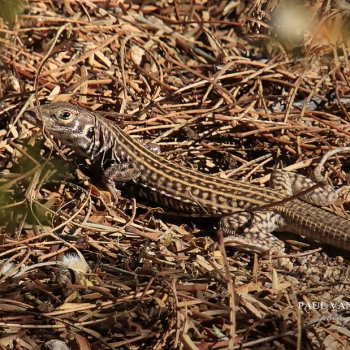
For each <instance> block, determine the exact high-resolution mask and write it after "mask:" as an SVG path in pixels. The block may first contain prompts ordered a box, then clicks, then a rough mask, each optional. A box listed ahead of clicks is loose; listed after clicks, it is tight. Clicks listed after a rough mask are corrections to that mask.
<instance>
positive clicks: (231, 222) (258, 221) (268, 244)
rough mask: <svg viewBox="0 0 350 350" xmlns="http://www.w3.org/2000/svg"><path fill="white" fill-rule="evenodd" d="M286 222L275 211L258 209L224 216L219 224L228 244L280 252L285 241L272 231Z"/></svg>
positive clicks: (242, 247)
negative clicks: (252, 211)
mask: <svg viewBox="0 0 350 350" xmlns="http://www.w3.org/2000/svg"><path fill="white" fill-rule="evenodd" d="M284 224H285V220H284V219H283V217H282V216H281V215H279V214H276V213H275V212H273V211H257V212H254V213H248V212H240V213H235V214H232V215H230V216H226V217H223V218H222V219H221V220H220V223H219V226H220V229H221V230H223V233H224V236H225V238H224V244H225V245H227V246H232V247H234V248H238V249H241V250H244V251H250V252H257V253H267V252H270V253H279V252H281V251H283V249H284V243H283V242H282V241H280V240H279V239H278V238H276V237H275V236H274V235H272V234H271V232H272V231H274V230H276V229H277V228H279V227H283V226H284Z"/></svg>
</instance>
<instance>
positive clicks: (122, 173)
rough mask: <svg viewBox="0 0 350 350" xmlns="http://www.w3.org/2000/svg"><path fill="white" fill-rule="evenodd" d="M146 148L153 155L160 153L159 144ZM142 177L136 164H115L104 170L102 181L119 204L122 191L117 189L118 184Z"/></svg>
mask: <svg viewBox="0 0 350 350" xmlns="http://www.w3.org/2000/svg"><path fill="white" fill-rule="evenodd" d="M145 147H147V148H148V149H149V150H150V151H152V152H153V153H156V154H159V153H160V148H159V146H158V145H157V144H154V143H148V144H147V145H145ZM140 175H141V171H140V169H139V167H138V165H137V163H135V162H125V163H113V164H112V165H110V166H108V167H107V168H106V169H104V170H103V175H102V181H103V183H104V184H105V186H106V187H107V189H108V190H109V191H110V193H111V194H112V196H113V199H114V201H115V202H116V203H117V202H118V197H119V196H120V191H119V190H118V189H117V187H116V184H117V183H120V184H121V183H124V182H128V181H133V180H136V179H137V178H138V177H139V176H140Z"/></svg>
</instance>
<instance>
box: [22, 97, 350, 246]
mask: <svg viewBox="0 0 350 350" xmlns="http://www.w3.org/2000/svg"><path fill="white" fill-rule="evenodd" d="M24 119H25V120H27V121H29V122H30V123H32V124H34V125H36V126H40V127H42V126H44V128H45V129H46V130H47V131H48V132H49V133H50V134H52V135H53V136H54V137H56V138H57V139H59V140H60V141H61V142H62V144H64V145H66V146H68V147H70V148H71V149H73V150H74V151H76V152H77V153H79V154H80V155H82V156H84V157H86V158H89V159H90V160H91V161H93V162H99V163H100V164H101V167H102V170H103V179H104V183H105V184H106V185H107V187H108V188H109V190H110V191H111V192H112V194H113V195H114V197H117V195H118V193H117V190H116V189H115V183H116V182H117V183H118V182H126V181H129V180H132V181H133V182H134V183H136V184H137V186H138V188H139V195H140V196H141V197H145V198H148V199H149V200H152V201H154V202H157V203H160V204H162V205H164V206H167V207H169V208H172V209H174V210H176V211H180V212H185V213H189V214H194V215H195V214H197V216H198V214H201V215H203V216H210V215H212V216H214V215H215V216H218V215H221V216H222V219H221V220H220V227H221V229H222V230H223V232H224V235H225V236H226V237H225V243H226V244H227V245H237V246H240V247H244V248H245V249H247V250H253V251H258V252H266V251H269V250H270V251H274V252H276V251H280V250H281V249H282V248H283V247H284V244H283V242H281V241H279V240H278V239H277V238H276V237H275V236H273V235H272V234H271V233H270V232H272V231H273V230H275V229H278V230H280V231H288V232H293V233H296V234H299V235H303V236H306V237H308V238H311V239H313V240H317V241H321V242H323V243H327V244H330V245H332V246H335V247H339V248H343V249H347V250H350V221H348V220H345V219H343V218H341V217H339V216H336V215H334V214H332V213H330V212H328V211H326V210H323V209H322V208H319V207H317V206H316V205H319V206H321V205H322V206H327V205H329V204H331V203H332V202H334V200H335V199H336V198H337V194H336V193H335V192H334V191H333V189H332V188H330V186H325V187H323V188H321V187H319V188H316V189H315V190H314V191H313V192H311V193H309V194H308V195H307V196H305V197H307V198H303V200H300V199H294V200H291V201H287V202H286V203H284V204H274V203H276V202H279V201H283V199H285V198H286V197H290V196H292V195H293V194H295V192H301V191H304V190H305V189H306V188H308V187H310V186H312V185H313V184H314V183H313V182H312V181H311V180H310V179H308V178H306V177H304V176H301V175H298V174H295V173H286V172H283V171H277V172H276V173H275V174H274V175H275V176H274V180H273V186H274V188H261V187H259V186H254V185H251V184H247V183H244V182H239V181H234V180H230V179H222V178H218V177H214V176H211V175H207V174H204V173H200V172H196V171H193V170H190V169H187V168H184V167H182V166H180V165H178V164H176V163H173V162H170V161H168V160H166V159H164V158H162V157H161V156H159V155H157V154H156V153H154V152H152V151H151V150H149V149H148V148H147V147H145V146H144V145H142V144H140V143H138V142H137V141H135V140H134V139H133V138H132V137H130V136H129V135H127V134H126V133H125V132H123V131H122V130H121V129H120V128H119V127H118V126H116V125H114V124H113V123H111V122H110V121H108V120H105V119H104V118H102V117H101V116H100V115H98V114H96V113H94V112H90V111H88V110H86V109H84V108H81V107H77V106H75V105H72V104H70V103H52V104H48V105H44V106H41V107H40V108H39V109H37V108H31V109H28V110H27V111H26V112H25V113H24ZM336 152H337V151H335V152H333V153H336ZM111 163H112V165H110V164H111ZM316 177H317V178H318V180H320V179H321V180H323V178H322V177H321V175H320V174H316ZM292 192H294V193H292ZM304 200H308V201H309V202H310V203H312V204H309V203H306V202H305V201H304ZM267 204H272V208H269V209H268V210H266V211H254V212H251V211H252V210H254V209H256V208H259V207H261V206H265V205H267ZM232 213H234V214H232ZM237 232H240V234H236V233H237Z"/></svg>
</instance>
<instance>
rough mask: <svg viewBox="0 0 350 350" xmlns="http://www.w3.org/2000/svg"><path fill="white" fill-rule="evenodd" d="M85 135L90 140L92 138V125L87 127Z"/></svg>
mask: <svg viewBox="0 0 350 350" xmlns="http://www.w3.org/2000/svg"><path fill="white" fill-rule="evenodd" d="M85 136H86V137H87V138H88V139H90V140H91V139H92V137H93V136H94V128H93V127H92V126H91V127H90V128H89V129H88V131H87V133H86V135H85Z"/></svg>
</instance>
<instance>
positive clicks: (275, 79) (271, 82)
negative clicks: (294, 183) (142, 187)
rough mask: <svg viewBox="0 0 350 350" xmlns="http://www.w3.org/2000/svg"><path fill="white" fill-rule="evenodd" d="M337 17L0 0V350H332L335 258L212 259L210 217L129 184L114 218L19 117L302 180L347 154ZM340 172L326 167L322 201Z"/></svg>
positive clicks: (340, 277) (343, 7)
mask: <svg viewBox="0 0 350 350" xmlns="http://www.w3.org/2000/svg"><path fill="white" fill-rule="evenodd" d="M349 10H350V7H349V5H348V4H347V2H346V1H319V0H315V1H308V2H307V1H273V0H265V1H229V0H227V1H225V0H224V1H215V0H212V1H211V0H192V1H190V0H173V1H170V0H169V1H167V0H159V1H127V0H126V1H119V2H118V1H116V0H115V1H114V0H111V1H106V2H103V1H96V0H94V1H88V0H60V1H49V0H42V1H29V2H28V3H20V2H19V1H9V0H7V1H6V0H0V15H1V16H2V19H0V64H1V70H0V74H1V75H0V103H1V107H0V167H1V170H2V177H1V183H0V200H1V201H0V229H1V232H0V334H1V340H0V348H1V349H12V348H13V349H33V348H38V349H39V348H42V349H49V348H50V349H63V348H64V347H63V344H64V343H66V344H68V345H69V346H70V347H71V348H72V349H89V348H91V349H163V348H164V349H174V348H176V349H177V348H182V349H201V350H204V349H226V348H231V349H232V348H240V349H241V348H242V349H243V348H251V349H295V348H299V349H321V348H327V349H345V348H346V346H348V339H349V335H350V330H349V325H350V322H348V321H347V317H348V316H349V315H350V312H349V311H348V308H349V306H350V305H349V304H348V302H349V269H348V261H347V260H346V254H345V253H344V252H335V251H334V250H332V249H331V247H322V248H320V244H318V243H315V242H306V241H305V240H303V239H302V238H301V237H297V236H292V235H289V234H283V235H282V234H281V235H280V237H281V239H283V240H284V241H287V240H294V241H292V242H291V243H290V244H288V243H286V246H287V248H286V251H287V253H288V254H289V255H288V257H284V258H279V257H273V258H272V259H268V258H264V257H260V256H257V255H254V254H251V253H246V252H243V253H242V252H241V253H237V252H236V251H235V250H234V249H232V248H230V249H227V257H225V256H222V255H221V253H220V247H219V245H218V243H217V242H218V239H217V236H216V235H215V228H216V226H217V222H216V221H215V220H211V221H205V222H203V221H202V220H194V219H191V218H186V217H175V218H174V217H168V216H164V215H160V214H159V213H158V212H160V211H161V209H160V208H156V204H154V203H148V202H146V201H144V200H142V199H140V198H137V197H136V198H133V196H132V195H130V194H128V192H127V184H126V185H125V186H124V187H123V198H121V199H120V201H119V203H118V205H116V206H113V205H111V204H110V196H109V193H107V192H106V191H105V189H104V188H103V187H102V186H101V183H100V182H99V177H100V176H99V175H98V174H97V175H96V174H95V171H94V170H92V169H91V168H90V166H89V164H88V163H86V161H85V160H84V159H76V158H75V157H74V155H73V154H72V153H71V152H70V151H69V150H68V149H65V148H62V147H61V146H60V145H59V143H58V146H57V147H56V146H54V144H53V142H52V141H51V140H50V138H48V137H47V136H46V137H44V136H43V135H42V133H41V130H38V129H35V128H33V126H31V125H29V124H28V123H25V122H22V121H21V115H22V113H23V111H24V110H25V109H26V108H27V107H28V106H30V105H33V104H34V105H35V104H38V103H39V104H42V103H50V102H53V101H54V102H56V101H70V102H74V103H77V104H79V105H81V106H84V107H86V108H90V109H94V110H97V111H99V112H101V113H103V114H104V115H105V116H106V118H109V119H111V120H113V121H114V122H116V123H118V124H119V125H121V126H122V128H123V129H124V130H125V131H126V132H127V133H129V134H131V135H132V136H133V137H135V138H136V139H138V140H140V141H141V140H144V141H152V142H156V143H158V144H159V145H161V147H162V155H163V156H164V157H166V158H168V159H171V160H172V161H174V162H178V163H180V164H182V165H185V166H188V167H192V168H194V169H198V171H202V172H209V173H212V174H215V175H216V176H223V177H225V176H228V177H231V178H233V179H237V180H240V181H249V182H252V183H255V184H257V185H261V186H263V185H264V186H267V182H268V178H269V174H270V173H271V171H272V169H273V168H274V167H279V168H287V169H289V170H292V171H298V172H300V173H303V174H305V175H309V174H310V170H311V169H312V168H313V167H314V166H315V165H317V162H318V161H319V159H320V157H321V156H322V155H323V154H324V153H325V151H326V150H329V149H332V148H334V147H338V146H347V145H348V144H349V136H350V117H349V115H348V110H349V103H350V100H348V98H347V97H348V95H349V78H350V71H349V62H348V57H349V44H350V42H349V34H350V25H349V23H350V19H349V16H350V15H349ZM346 159H347V157H346V155H338V156H337V157H333V158H332V159H331V160H330V161H329V162H327V165H326V169H325V173H326V174H327V176H328V178H329V181H330V182H331V183H332V184H333V185H334V186H335V187H341V186H344V185H347V177H346V175H345V174H346V172H347V170H348V169H349V166H348V163H347V161H346ZM78 169H79V170H78ZM87 177H89V178H90V182H89V183H88V184H87V183H86V181H85V182H84V180H86V179H87ZM346 209H347V207H346V205H344V208H343V207H334V208H332V210H333V211H337V212H338V213H339V214H340V215H346ZM204 229H206V230H204ZM308 244H310V245H308ZM78 254H79V256H80V257H78ZM74 257H75V258H74ZM301 302H302V303H304V306H303V307H300V304H299V303H301ZM321 302H323V304H322V305H321V304H319V303H321ZM312 303H316V304H312ZM317 303H318V304H317ZM320 306H322V308H320ZM327 317H328V318H327ZM55 339H56V340H57V342H56V343H55V342H54V340H55ZM59 341H61V342H62V343H60V342H59ZM59 346H61V347H59Z"/></svg>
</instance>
